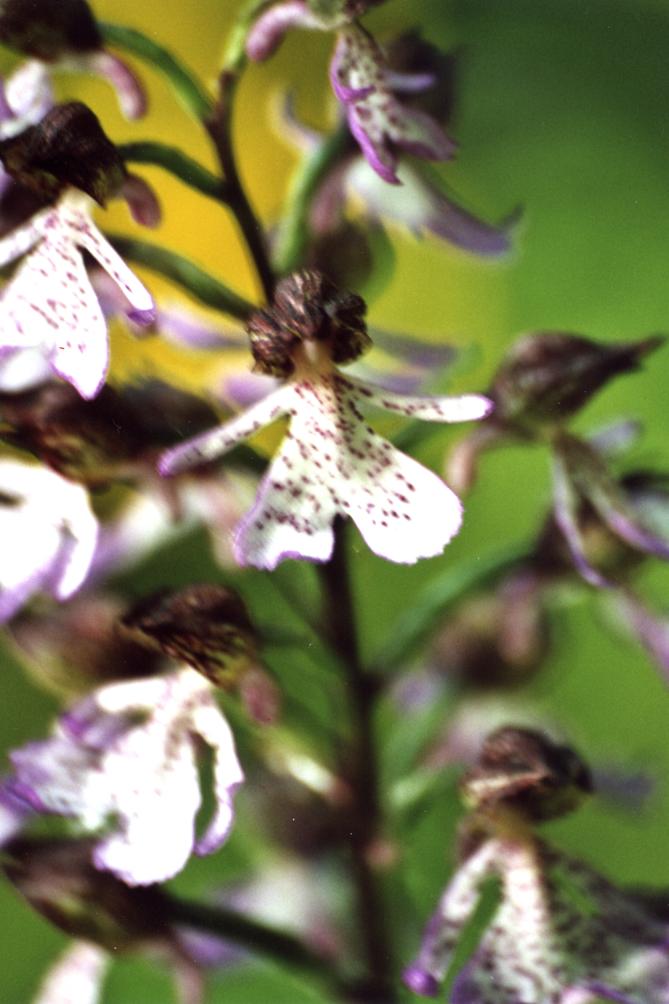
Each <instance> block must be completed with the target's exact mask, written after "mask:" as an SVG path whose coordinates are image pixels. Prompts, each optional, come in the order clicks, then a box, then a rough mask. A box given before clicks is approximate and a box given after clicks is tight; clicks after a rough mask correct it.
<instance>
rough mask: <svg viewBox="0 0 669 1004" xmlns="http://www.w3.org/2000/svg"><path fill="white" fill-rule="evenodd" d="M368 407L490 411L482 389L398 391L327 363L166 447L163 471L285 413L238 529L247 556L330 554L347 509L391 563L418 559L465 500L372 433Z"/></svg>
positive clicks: (212, 452)
mask: <svg viewBox="0 0 669 1004" xmlns="http://www.w3.org/2000/svg"><path fill="white" fill-rule="evenodd" d="M366 406H372V407H377V408H380V409H382V410H385V411H390V412H395V413H398V414H401V415H404V416H407V417H410V418H419V419H423V420H425V421H433V422H462V421H471V420H476V419H480V418H484V417H485V416H486V415H487V414H489V413H490V411H491V409H492V403H491V402H490V401H488V399H487V398H485V397H483V396H481V395H478V394H465V395H462V396H461V397H454V398H447V397H418V396H412V395H403V394H397V393H394V392H392V391H388V390H382V389H380V388H376V387H373V386H372V385H371V384H367V383H364V382H363V381H360V380H354V379H353V378H350V377H345V376H343V375H342V374H341V373H340V372H339V371H338V370H337V369H336V368H335V367H333V366H332V365H330V366H328V367H325V366H324V367H323V368H322V370H319V371H316V370H315V369H314V370H313V371H311V372H309V371H305V373H302V374H300V375H297V376H296V377H295V378H293V379H292V380H290V381H288V382H287V383H286V384H284V385H283V386H281V387H279V388H278V389H277V390H275V391H273V392H272V393H270V394H268V395H267V397H265V398H263V399H262V400H261V401H259V402H258V403H256V404H255V405H253V406H252V407H251V408H249V409H248V410H246V411H244V412H242V413H240V414H239V415H238V416H236V417H235V418H233V419H231V420H230V421H229V422H227V423H226V424H225V425H223V426H221V427H220V428H218V429H214V430H212V431H211V432H207V433H205V434H204V435H202V436H199V437H196V438H195V439H193V440H191V441H189V442H187V443H184V444H181V445H180V446H178V447H176V448H174V449H172V450H168V451H167V452H166V453H165V454H163V456H162V458H161V460H160V462H159V470H160V473H161V474H163V475H165V476H168V475H172V474H176V473H179V472H180V471H183V470H186V469H187V468H189V467H192V466H197V465H198V464H203V463H206V462H208V461H211V460H213V459H215V458H216V457H218V456H220V455H221V454H223V453H225V452H226V451H227V450H230V449H231V448H232V447H233V446H235V445H236V444H237V443H238V442H240V441H241V440H243V439H245V438H247V437H248V436H251V435H253V433H255V432H257V431H258V430H259V429H261V428H263V427H264V426H265V425H268V424H269V423H271V422H273V421H275V420H276V419H278V418H280V417H281V416H285V415H287V416H288V417H289V422H290V425H289V430H288V432H287V434H286V436H285V438H284V441H283V443H282V445H281V448H280V450H279V452H278V454H277V455H276V457H275V458H274V460H273V462H272V463H271V465H270V467H269V470H268V471H267V474H266V475H265V477H264V478H263V481H262V482H261V485H260V488H259V490H258V494H257V497H256V500H255V503H254V505H253V507H252V508H251V510H250V511H249V512H248V513H247V515H246V516H245V517H244V518H243V519H242V521H241V523H240V524H239V526H238V528H237V531H236V534H235V554H236V557H237V560H238V561H239V562H240V564H242V565H254V566H256V567H259V568H268V569H272V568H275V567H276V565H277V564H278V563H279V562H281V561H283V560H284V559H286V558H292V557H297V558H304V559H307V560H311V561H327V560H328V558H329V557H330V554H331V553H332V548H333V542H334V536H333V529H332V523H333V520H334V518H335V516H337V515H343V516H349V517H350V518H351V519H352V520H353V521H354V522H355V523H356V525H357V527H358V529H359V530H360V532H361V534H362V536H363V537H364V538H365V540H366V542H367V544H368V546H369V547H370V549H371V550H372V551H374V553H376V554H377V555H379V556H380V557H382V558H386V559H388V560H389V561H395V562H400V563H405V564H412V563H414V562H416V561H418V560H419V559H420V558H427V557H433V556H435V555H437V554H440V553H441V552H442V550H443V549H444V547H445V546H446V544H447V543H448V541H449V540H450V539H451V538H452V537H453V536H454V535H455V534H456V533H457V532H458V530H459V528H460V525H461V522H462V506H461V503H460V500H459V499H458V498H457V496H456V495H455V494H454V492H452V491H451V489H450V488H449V487H448V486H447V485H446V484H444V482H443V481H441V479H440V478H438V477H437V475H436V474H434V473H433V472H432V471H429V470H427V469H426V468H425V467H423V466H422V465H421V464H419V463H417V461H415V460H412V459H411V458H410V457H408V456H406V455H405V454H403V453H401V452H400V451H399V450H397V449H395V447H394V446H392V444H391V443H389V442H388V441H387V440H385V439H383V438H382V437H381V436H379V435H378V434H377V433H375V432H374V431H373V430H372V429H371V427H370V426H369V425H367V423H366V422H365V420H364V419H363V416H362V413H361V410H360V409H361V408H364V407H366Z"/></svg>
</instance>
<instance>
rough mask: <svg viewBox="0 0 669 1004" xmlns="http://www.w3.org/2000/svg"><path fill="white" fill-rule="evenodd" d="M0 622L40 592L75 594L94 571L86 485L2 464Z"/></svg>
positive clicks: (94, 537) (92, 529) (60, 595)
mask: <svg viewBox="0 0 669 1004" xmlns="http://www.w3.org/2000/svg"><path fill="white" fill-rule="evenodd" d="M2 493H4V494H6V495H8V496H9V498H10V499H14V500H15V502H14V504H12V505H4V506H2V505H0V549H1V550H2V555H3V560H2V563H1V564H0V619H7V617H9V616H11V614H12V613H13V612H14V610H16V609H18V607H19V606H20V605H21V604H22V603H24V602H25V601H26V600H27V599H28V598H29V596H30V595H31V594H32V593H33V592H35V591H37V590H38V589H41V588H45V589H49V590H50V591H52V592H53V594H54V596H55V597H56V598H57V599H66V598H68V597H69V596H71V595H72V594H73V593H74V592H75V591H76V590H77V589H78V588H79V586H80V585H81V584H82V582H83V580H84V579H85V577H86V575H87V573H88V569H89V568H90V565H91V561H92V559H93V553H94V550H95V544H96V540H97V521H96V519H95V516H94V515H93V513H92V512H91V509H90V505H89V501H88V494H87V492H86V490H85V489H84V488H82V487H81V485H76V484H73V483H72V482H70V481H67V480H66V479H65V478H61V477H60V475H58V474H56V473H54V472H53V471H50V470H48V468H45V467H39V466H37V465H34V464H24V463H22V462H20V461H15V460H9V459H2V460H0V494H2Z"/></svg>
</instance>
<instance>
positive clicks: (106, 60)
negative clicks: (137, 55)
mask: <svg viewBox="0 0 669 1004" xmlns="http://www.w3.org/2000/svg"><path fill="white" fill-rule="evenodd" d="M83 64H84V68H85V69H87V70H88V71H89V72H90V73H94V74H96V75H98V76H100V77H104V78H105V80H107V81H108V82H109V83H110V84H111V86H112V87H113V88H114V90H115V91H116V96H117V97H118V101H119V105H120V106H121V111H122V112H123V114H124V115H125V117H126V118H127V119H131V120H132V119H140V118H142V117H143V116H144V115H145V114H146V109H147V98H146V91H145V89H144V85H143V84H142V82H141V81H140V79H139V78H138V77H137V75H136V74H135V72H134V70H132V69H131V68H130V67H129V66H128V64H127V63H125V62H123V60H122V59H119V58H118V56H114V55H112V53H111V52H106V51H104V50H102V49H101V50H100V51H99V52H94V53H91V55H89V56H86V57H84V59H83Z"/></svg>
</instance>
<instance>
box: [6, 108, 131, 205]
mask: <svg viewBox="0 0 669 1004" xmlns="http://www.w3.org/2000/svg"><path fill="white" fill-rule="evenodd" d="M0 160H2V163H3V164H4V167H5V170H6V171H7V172H8V174H10V175H11V177H12V178H14V180H15V181H17V182H19V183H20V184H21V185H24V186H25V187H26V188H29V189H31V190H32V191H34V192H37V193H38V194H39V195H41V196H44V197H46V198H49V199H51V200H53V199H56V198H57V197H58V196H59V195H60V194H61V193H62V192H63V191H64V190H65V189H66V188H69V187H72V188H77V189H79V190H80V191H82V192H85V193H86V194H87V195H89V196H90V197H91V198H92V199H94V200H95V201H96V202H98V203H99V204H100V205H101V206H105V205H106V203H107V201H108V199H110V198H113V197H114V196H115V195H118V194H119V193H120V191H121V189H122V188H123V185H124V183H125V180H126V177H127V174H126V169H125V165H124V163H123V159H122V157H121V155H120V154H119V152H118V150H117V149H116V147H115V146H114V144H113V143H112V142H111V140H110V139H108V137H107V136H106V135H105V133H104V131H103V129H102V126H101V125H100V122H99V121H98V119H97V117H96V116H95V115H94V114H93V112H92V111H91V110H90V109H89V108H87V107H86V105H84V104H82V103H81V102H79V101H70V102H68V103H67V104H62V105H56V106H55V107H54V108H52V109H51V110H50V111H49V112H47V114H46V115H45V116H44V118H43V119H42V121H41V122H39V123H38V125H34V126H30V127H29V128H28V129H25V130H24V131H23V132H21V133H19V134H18V135H17V136H13V137H11V138H9V139H6V140H3V141H2V142H1V143H0Z"/></svg>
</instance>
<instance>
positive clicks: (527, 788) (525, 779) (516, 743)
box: [461, 727, 592, 821]
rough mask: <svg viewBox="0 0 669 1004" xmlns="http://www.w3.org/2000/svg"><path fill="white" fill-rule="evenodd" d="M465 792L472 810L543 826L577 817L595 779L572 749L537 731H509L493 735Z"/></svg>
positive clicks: (465, 779)
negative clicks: (506, 813)
mask: <svg viewBox="0 0 669 1004" xmlns="http://www.w3.org/2000/svg"><path fill="white" fill-rule="evenodd" d="M461 792H462V796H463V798H464V800H465V802H466V804H467V805H468V806H469V807H470V808H472V809H476V810H482V811H484V812H487V813H489V812H490V811H493V812H494V811H495V810H498V809H511V810H513V811H514V812H516V813H517V814H518V815H520V816H521V817H522V818H524V819H528V820H531V821H539V820H542V819H554V818H556V817H557V816H562V815H565V814H566V813H568V812H571V810H572V809H574V808H576V807H577V806H578V805H579V804H580V802H581V801H582V800H583V797H584V796H585V795H587V794H589V793H590V792H592V780H591V777H590V771H589V770H588V768H587V766H586V765H585V763H584V762H583V760H581V758H580V756H579V755H578V754H577V753H575V752H574V750H572V749H571V748H570V747H569V746H560V745H558V744H557V743H555V742H554V741H553V740H552V739H550V738H549V737H548V736H546V735H544V734H543V733H541V732H538V731H535V730H533V729H521V728H513V727H506V728H502V729H498V730H497V731H496V732H493V733H492V735H490V736H488V738H487V739H486V741H485V743H484V744H483V747H482V749H481V753H480V755H479V759H478V763H477V764H476V766H475V767H473V768H472V769H471V770H470V771H468V772H467V773H466V774H465V775H464V777H463V779H462V781H461Z"/></svg>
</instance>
